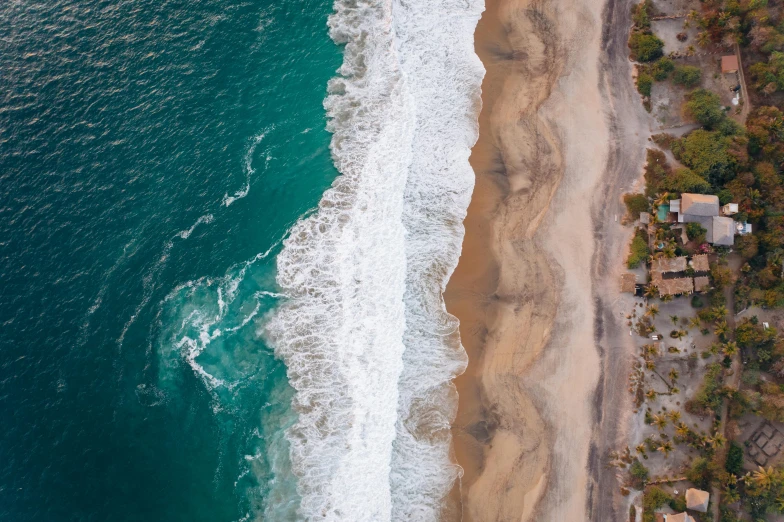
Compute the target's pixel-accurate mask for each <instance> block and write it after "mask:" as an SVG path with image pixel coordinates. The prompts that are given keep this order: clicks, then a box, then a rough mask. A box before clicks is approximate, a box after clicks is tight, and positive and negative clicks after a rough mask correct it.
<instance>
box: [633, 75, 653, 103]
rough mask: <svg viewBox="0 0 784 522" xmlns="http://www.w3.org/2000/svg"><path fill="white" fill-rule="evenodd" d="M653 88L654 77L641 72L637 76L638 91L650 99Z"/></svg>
mask: <svg viewBox="0 0 784 522" xmlns="http://www.w3.org/2000/svg"><path fill="white" fill-rule="evenodd" d="M652 88H653V76H651V75H650V74H648V73H647V72H645V71H640V74H639V75H638V76H637V91H638V92H639V93H640V94H642V95H643V96H645V97H646V98H649V97H650V96H651V89H652Z"/></svg>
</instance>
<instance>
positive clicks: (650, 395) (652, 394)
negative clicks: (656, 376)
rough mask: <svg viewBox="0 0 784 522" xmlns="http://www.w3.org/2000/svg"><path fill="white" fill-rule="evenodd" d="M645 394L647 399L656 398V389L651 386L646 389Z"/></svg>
mask: <svg viewBox="0 0 784 522" xmlns="http://www.w3.org/2000/svg"><path fill="white" fill-rule="evenodd" d="M645 396H646V397H647V398H648V399H650V400H653V399H655V398H656V390H654V389H653V388H651V389H650V390H648V391H647V392H645Z"/></svg>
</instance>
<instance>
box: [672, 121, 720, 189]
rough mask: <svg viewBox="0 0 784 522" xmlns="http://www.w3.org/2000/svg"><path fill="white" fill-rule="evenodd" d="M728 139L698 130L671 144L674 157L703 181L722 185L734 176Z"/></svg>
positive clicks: (715, 133)
mask: <svg viewBox="0 0 784 522" xmlns="http://www.w3.org/2000/svg"><path fill="white" fill-rule="evenodd" d="M729 145H730V138H727V137H725V136H722V135H721V134H720V133H718V132H709V131H706V130H702V129H698V130H696V131H694V132H691V133H689V135H688V136H686V137H685V138H681V139H679V140H678V141H676V142H674V143H673V144H672V152H673V154H675V157H676V158H677V159H678V160H679V161H681V162H683V163H684V164H685V165H686V166H687V167H689V168H690V169H691V170H693V171H694V172H695V173H696V174H697V175H699V176H700V177H702V178H703V179H706V180H708V181H709V182H711V183H712V184H714V185H716V186H721V185H723V184H724V183H725V182H726V181H728V180H730V179H732V177H733V176H734V174H735V161H734V159H733V158H732V157H731V156H730V155H729V151H728V149H729Z"/></svg>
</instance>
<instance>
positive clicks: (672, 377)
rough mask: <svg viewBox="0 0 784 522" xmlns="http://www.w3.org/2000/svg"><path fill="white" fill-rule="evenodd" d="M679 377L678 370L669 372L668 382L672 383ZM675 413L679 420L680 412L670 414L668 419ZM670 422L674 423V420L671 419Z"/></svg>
mask: <svg viewBox="0 0 784 522" xmlns="http://www.w3.org/2000/svg"><path fill="white" fill-rule="evenodd" d="M679 376H680V374H679V373H678V370H676V369H675V368H673V369H671V370H670V380H671V381H672V382H675V381H677V380H678V377H679ZM676 413H677V414H678V417H679V418H680V416H681V412H679V411H673V412H670V418H672V416H673V415H675V414H676ZM672 420H673V421H675V419H672Z"/></svg>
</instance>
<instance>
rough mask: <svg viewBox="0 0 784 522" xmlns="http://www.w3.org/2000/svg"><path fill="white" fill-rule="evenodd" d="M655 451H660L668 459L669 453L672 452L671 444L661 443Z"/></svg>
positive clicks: (668, 442)
mask: <svg viewBox="0 0 784 522" xmlns="http://www.w3.org/2000/svg"><path fill="white" fill-rule="evenodd" d="M656 451H661V452H662V453H664V456H665V457H669V456H670V452H671V451H672V442H670V441H667V442H665V443H663V444H662V445H661V446H659V447H658V448H656Z"/></svg>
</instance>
